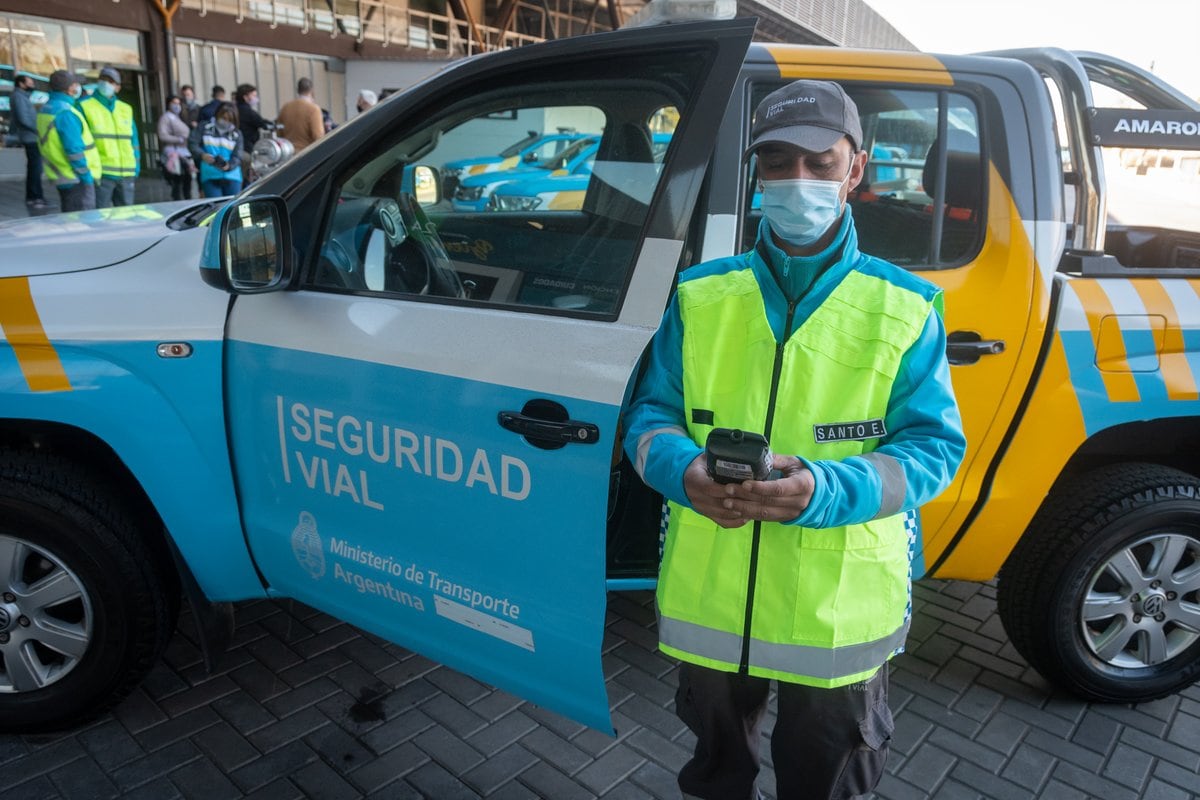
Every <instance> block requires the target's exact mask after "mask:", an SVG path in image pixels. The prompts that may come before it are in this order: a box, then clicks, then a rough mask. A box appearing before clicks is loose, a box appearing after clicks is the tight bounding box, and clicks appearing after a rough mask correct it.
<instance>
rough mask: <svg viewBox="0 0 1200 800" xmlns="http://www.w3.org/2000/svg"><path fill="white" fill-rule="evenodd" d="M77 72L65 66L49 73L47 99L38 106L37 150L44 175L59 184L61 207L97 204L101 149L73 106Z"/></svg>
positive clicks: (77, 90) (75, 208)
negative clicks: (98, 148) (97, 148)
mask: <svg viewBox="0 0 1200 800" xmlns="http://www.w3.org/2000/svg"><path fill="white" fill-rule="evenodd" d="M81 91H82V90H81V88H80V80H79V76H78V75H75V74H73V73H70V72H67V71H66V70H64V69H60V70H55V71H54V72H53V73H51V75H50V99H48V100H47V101H46V103H45V104H44V105H43V106H42V107H41V108H40V109H39V110H38V115H37V131H38V150H39V151H40V152H41V154H42V169H43V170H44V172H45V175H46V179H47V180H49V181H51V182H52V183H53V184H54V185H55V186H56V187H57V188H58V201H59V207H60V209H61V210H62V211H87V210H89V209H93V208H95V207H96V183H97V181H99V180H100V169H101V168H100V153H99V151H97V150H96V142H95V140H94V139H93V138H92V132H91V130H90V129H89V128H88V124H87V121H86V120H85V119H84V118H83V114H81V113H80V112H79V109H78V108H76V106H75V101H76V100H78V98H79V94H80V92H81Z"/></svg>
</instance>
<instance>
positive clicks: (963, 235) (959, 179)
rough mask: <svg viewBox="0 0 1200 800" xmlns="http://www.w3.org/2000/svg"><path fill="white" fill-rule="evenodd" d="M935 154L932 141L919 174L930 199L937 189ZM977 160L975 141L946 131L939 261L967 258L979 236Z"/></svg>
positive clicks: (962, 133)
mask: <svg viewBox="0 0 1200 800" xmlns="http://www.w3.org/2000/svg"><path fill="white" fill-rule="evenodd" d="M937 151H938V142H937V140H936V139H935V140H934V142H933V145H932V146H931V147H930V148H929V154H928V155H927V156H926V157H925V169H924V171H923V172H922V174H921V181H922V183H923V185H924V187H925V192H926V194H928V195H929V196H930V197H933V196H934V191H935V187H936V186H937V178H938V162H937ZM980 161H981V160H980V155H979V139H978V138H977V137H975V136H973V135H971V134H969V133H966V132H965V131H950V136H949V140H948V148H947V150H946V210H945V213H944V214H943V218H942V251H941V257H942V260H943V261H957V260H958V259H960V258H962V257H963V256H965V255H967V253H969V252H970V251H971V249H972V248H973V247H974V245H975V242H976V240H977V238H978V236H979V228H980V218H979V212H980V206H981V205H982V200H983V172H982V170H981V169H980ZM931 210H932V209H931Z"/></svg>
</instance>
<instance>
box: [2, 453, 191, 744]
mask: <svg viewBox="0 0 1200 800" xmlns="http://www.w3.org/2000/svg"><path fill="white" fill-rule="evenodd" d="M178 611H179V605H178V586H177V582H176V580H175V577H174V573H173V571H170V568H169V566H168V565H166V564H164V563H163V559H162V558H161V556H160V555H159V554H156V553H155V552H154V551H153V550H152V548H150V547H149V546H148V545H147V542H146V540H145V539H144V538H142V536H141V535H140V533H139V528H138V525H137V523H136V520H135V517H134V515H133V514H131V513H130V511H129V510H127V509H126V508H125V507H123V506H122V505H121V504H120V503H118V502H117V501H116V500H115V499H114V497H113V495H112V494H111V493H109V492H107V491H105V490H104V489H103V488H102V486H99V485H97V480H96V478H95V476H92V475H90V474H88V473H86V472H83V471H81V470H79V469H77V468H76V467H74V466H73V465H72V464H70V463H69V462H66V461H63V460H60V459H57V458H54V457H49V456H44V455H36V454H29V453H26V452H17V451H12V450H0V731H5V732H22V733H30V732H41V731H49V730H59V729H63V728H67V727H73V726H76V725H78V724H80V723H82V722H85V721H87V720H89V719H91V718H93V717H95V716H97V715H99V714H100V713H102V712H104V711H106V710H107V709H109V708H111V707H112V706H114V705H115V704H116V703H118V702H119V701H120V700H121V699H122V698H124V697H125V696H126V695H127V694H129V692H130V691H132V690H133V688H134V687H135V686H137V684H138V683H139V682H140V681H141V680H142V678H144V677H145V675H146V673H147V671H148V670H149V669H150V667H151V666H152V665H153V664H154V662H155V661H156V660H157V659H158V657H159V656H160V655H161V654H162V651H163V649H164V648H165V647H166V645H167V642H168V641H169V640H170V637H171V634H172V632H173V631H174V628H175V621H176V617H177V615H178Z"/></svg>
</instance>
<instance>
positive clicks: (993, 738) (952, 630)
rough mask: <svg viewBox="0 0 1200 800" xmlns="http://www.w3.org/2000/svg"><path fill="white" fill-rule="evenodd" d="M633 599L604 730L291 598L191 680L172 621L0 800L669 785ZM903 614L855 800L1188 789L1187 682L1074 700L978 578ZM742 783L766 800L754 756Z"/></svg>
mask: <svg viewBox="0 0 1200 800" xmlns="http://www.w3.org/2000/svg"><path fill="white" fill-rule="evenodd" d="M652 602H653V596H652V594H651V593H649V592H632V593H622V594H612V595H610V596H609V609H608V618H607V627H606V634H605V637H604V646H603V647H604V671H605V677H606V679H607V682H608V691H609V698H610V703H611V705H612V710H613V721H614V723H615V726H616V729H617V736H616V738H609V737H608V736H606V735H603V734H600V733H597V732H595V731H593V730H589V729H587V728H584V727H583V726H581V725H578V724H576V723H573V722H570V721H568V720H566V719H563V718H562V717H560V716H558V715H556V714H554V713H551V712H547V711H545V710H543V709H540V708H538V707H536V706H534V705H531V704H529V703H526V702H523V701H521V700H519V699H518V698H515V697H513V696H511V695H508V694H506V693H505V692H502V691H498V690H496V689H493V688H491V687H489V686H486V685H483V684H481V683H478V682H477V681H475V680H473V679H471V678H469V677H466V676H465V675H462V674H461V673H458V672H455V671H453V670H451V669H449V668H446V667H443V666H440V665H438V664H436V663H434V662H431V661H429V660H427V659H425V658H423V657H421V656H419V655H414V654H413V653H410V652H408V651H406V650H404V649H403V648H400V647H398V646H396V645H393V644H389V643H386V642H384V641H383V640H381V639H378V638H377V637H374V636H372V635H370V634H366V633H363V632H362V631H359V630H358V629H356V628H354V627H352V626H350V625H347V624H345V623H342V622H339V621H337V620H335V619H333V618H331V617H329V616H327V615H325V614H322V613H319V612H316V611H314V610H313V609H311V608H308V607H306V606H304V605H301V604H299V603H296V602H292V601H258V602H251V603H245V604H242V605H240V606H239V607H238V628H237V632H236V636H235V639H234V642H233V646H232V648H231V651H230V652H229V653H228V655H227V656H226V658H225V659H224V661H223V663H222V664H221V667H220V670H219V671H218V673H217V674H216V675H213V676H208V675H206V674H205V671H204V668H203V665H202V662H201V656H200V652H199V650H198V649H197V646H196V643H195V638H194V636H193V634H192V620H191V618H190V615H189V614H188V613H187V612H185V613H184V615H183V617H182V619H181V621H180V626H179V630H178V631H177V633H176V635H175V637H174V639H173V640H172V642H171V644H170V646H169V647H168V649H167V652H166V655H165V657H164V658H163V659H162V661H161V662H160V663H159V664H158V665H157V666H156V667H155V668H154V669H153V671H152V672H151V673H150V676H149V678H148V679H147V680H146V681H145V683H144V684H143V685H142V686H141V687H140V688H139V689H137V690H136V691H135V692H134V693H133V694H132V695H131V696H130V697H129V698H128V699H127V700H126V701H125V702H124V703H122V704H121V705H120V706H118V707H117V708H116V709H115V710H114V711H113V712H112V713H110V714H108V715H106V716H104V717H102V718H100V719H98V720H96V721H95V722H93V723H91V724H89V725H87V726H85V727H83V728H81V729H79V730H75V731H71V732H68V733H63V734H56V735H50V736H0V797H2V798H4V800H34V799H38V800H52V799H57V798H64V800H77V799H81V798H87V799H88V800H92V799H94V798H131V799H141V798H145V799H146V800H171V799H172V798H188V800H192V799H193V798H195V799H196V800H223V799H224V798H243V797H245V798H264V799H265V800H290V799H291V798H330V799H332V800H340V798H360V797H370V798H389V799H391V798H397V799H399V800H406V799H407V798H434V799H435V800H457V799H458V798H496V799H497V800H516V799H517V798H551V799H552V800H559V799H560V798H561V799H562V800H574V798H581V799H583V798H595V797H602V798H606V799H609V800H627V799H628V800H634V799H637V798H642V799H648V800H664V799H666V798H678V797H679V793H678V790H677V789H676V787H675V781H674V774H675V771H676V770H677V769H678V768H679V766H680V765H681V764H682V763H683V762H684V761H685V760H686V759H687V757H688V754H689V752H690V748H691V746H692V744H693V743H694V739H693V738H692V736H691V734H690V732H688V731H687V730H686V729H685V728H684V726H683V725H682V723H680V722H679V721H678V720H677V719H676V718H675V715H674V713H673V710H672V709H673V692H674V685H675V677H676V676H675V673H676V669H677V667H676V665H675V663H673V662H672V661H671V660H669V659H666V658H664V657H663V656H661V655H659V654H658V653H657V652H656V651H655V649H654V646H655V631H654V614H653V605H652ZM914 612H915V613H914V619H913V626H912V634H911V636H910V637H909V642H908V647H909V650H908V652H907V653H905V654H904V655H901V656H900V657H898V658H897V659H896V660H895V661H894V662H893V670H892V698H891V699H892V708H893V711H894V712H895V716H896V733H895V736H894V738H893V749H892V755H891V758H890V760H889V762H888V771H887V775H886V776H885V777H884V779H883V781H882V783H881V784H880V786H879V787H878V790H877V792H876V793H875V794H874V795H872V798H874V800H911V799H912V798H926V797H931V798H939V800H951V799H952V798H953V800H959V798H967V799H969V798H997V799H998V800H1009V799H1010V798H1012V799H1013V800H1015V799H1016V798H1046V799H1047V800H1074V799H1075V798H1097V800H1126V799H1128V800H1134V798H1144V800H1186V798H1191V797H1195V796H1197V795H1200V685H1197V686H1192V687H1191V688H1190V689H1187V690H1185V691H1184V692H1182V693H1181V694H1179V695H1176V696H1173V697H1170V698H1167V699H1164V700H1159V701H1157V702H1153V703H1144V704H1141V705H1138V706H1114V705H1091V704H1087V703H1082V702H1079V701H1078V700H1075V699H1073V698H1071V697H1069V696H1067V695H1064V694H1062V693H1060V692H1058V691H1055V690H1052V689H1051V688H1050V687H1049V686H1048V685H1047V684H1046V683H1045V682H1044V681H1043V680H1042V679H1041V678H1040V677H1039V676H1038V675H1037V674H1036V673H1035V672H1033V671H1032V670H1031V669H1030V668H1029V667H1028V666H1027V665H1026V664H1025V663H1024V662H1023V661H1022V659H1021V658H1020V656H1018V655H1017V654H1016V652H1015V651H1014V650H1013V648H1012V646H1011V645H1010V644H1009V643H1008V640H1007V638H1006V636H1005V635H1004V631H1003V629H1002V628H1001V627H1000V623H999V620H998V618H997V617H996V613H995V612H996V607H995V588H994V586H993V585H991V584H978V583H968V582H957V581H945V582H943V581H923V582H921V583H918V584H917V586H916V587H915V591H914ZM772 707H773V706H772ZM767 727H768V729H769V727H770V724H768V726H767ZM764 744H765V743H764ZM769 752H770V751H769V749H768V748H767V747H765V746H764V753H768V754H769ZM768 758H769V756H768ZM761 784H762V788H763V789H764V791H765V793H766V795H767V796H768V797H769V798H773V797H774V774H773V772H772V770H771V769H770V765H769V763H768V765H767V769H766V770H765V773H764V775H763V779H762V781H761Z"/></svg>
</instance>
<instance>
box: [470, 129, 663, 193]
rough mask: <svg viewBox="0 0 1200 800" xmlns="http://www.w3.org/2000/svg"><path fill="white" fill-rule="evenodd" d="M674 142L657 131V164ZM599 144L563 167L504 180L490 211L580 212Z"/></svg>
mask: <svg viewBox="0 0 1200 800" xmlns="http://www.w3.org/2000/svg"><path fill="white" fill-rule="evenodd" d="M670 144H671V134H669V133H656V134H654V135H653V141H652V143H651V147H652V149H653V153H654V163H655V164H661V163H662V160H663V156H664V155H666V152H667V147H668V146H669V145H670ZM598 150H599V145H598V144H593V145H592V146H591V147H589V148H588V149H587V150H586V151H584V152H581V153H580V154H579V157H578V158H576V159H574V160H573V162H572V163H571V164H570V165H568V166H566V167H565V168H563V169H560V170H555V171H554V172H551V173H549V174H538V175H529V176H527V177H520V178H518V179H516V180H509V181H507V182H506V183H502V184H500V185H499V186H497V187H496V188H495V190H494V191H493V192H492V196H491V199H490V200H489V201H488V204H487V209H488V210H489V211H534V210H539V209H540V210H542V211H578V210H579V209H581V208H583V198H584V196H585V195H586V194H587V189H588V185H589V184H590V183H591V179H592V171H593V169H594V167H595V163H596V153H597V152H598Z"/></svg>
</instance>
